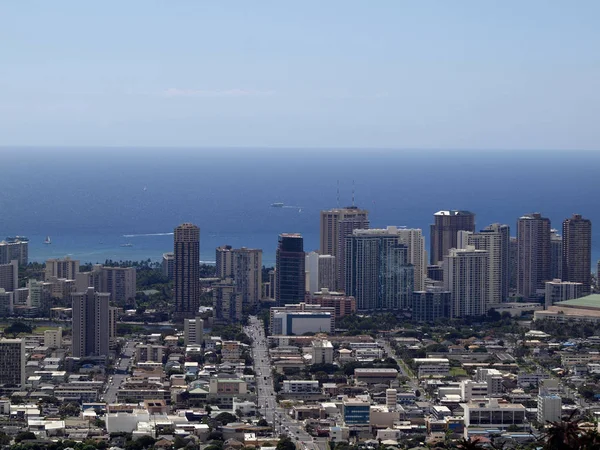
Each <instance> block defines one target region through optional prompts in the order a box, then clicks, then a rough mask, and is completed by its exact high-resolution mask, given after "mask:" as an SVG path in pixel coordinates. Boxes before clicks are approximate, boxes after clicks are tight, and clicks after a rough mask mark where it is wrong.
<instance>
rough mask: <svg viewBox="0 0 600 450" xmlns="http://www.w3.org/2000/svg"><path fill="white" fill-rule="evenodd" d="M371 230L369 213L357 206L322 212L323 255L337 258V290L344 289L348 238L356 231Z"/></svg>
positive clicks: (321, 249)
mask: <svg viewBox="0 0 600 450" xmlns="http://www.w3.org/2000/svg"><path fill="white" fill-rule="evenodd" d="M367 228H369V212H368V211H367V210H365V209H359V208H358V207H356V206H348V207H346V208H335V209H330V210H328V211H321V245H320V251H319V253H321V254H322V255H332V256H334V257H335V262H334V264H335V266H336V267H335V271H336V273H337V279H336V285H335V289H337V290H341V289H344V285H345V275H344V264H345V263H344V261H345V254H346V251H345V247H346V238H347V237H348V236H350V235H352V232H353V231H354V230H364V229H367Z"/></svg>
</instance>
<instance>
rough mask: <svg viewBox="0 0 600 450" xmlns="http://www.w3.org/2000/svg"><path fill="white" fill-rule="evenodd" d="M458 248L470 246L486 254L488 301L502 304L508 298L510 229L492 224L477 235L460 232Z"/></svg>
mask: <svg viewBox="0 0 600 450" xmlns="http://www.w3.org/2000/svg"><path fill="white" fill-rule="evenodd" d="M458 236H459V244H460V245H459V248H465V247H466V245H472V246H474V247H475V249H477V250H486V251H487V252H488V256H489V257H488V290H489V292H488V301H489V303H502V302H504V301H506V299H507V298H508V289H509V283H510V265H509V262H510V227H509V226H508V225H501V224H499V223H494V224H492V225H489V226H488V227H486V228H484V229H483V230H481V231H480V232H479V233H471V232H468V231H460V232H459V233H458Z"/></svg>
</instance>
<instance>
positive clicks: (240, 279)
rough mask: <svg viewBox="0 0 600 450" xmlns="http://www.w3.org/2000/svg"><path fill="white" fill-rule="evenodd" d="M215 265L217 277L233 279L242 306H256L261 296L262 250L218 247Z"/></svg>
mask: <svg viewBox="0 0 600 450" xmlns="http://www.w3.org/2000/svg"><path fill="white" fill-rule="evenodd" d="M216 265H217V277H219V278H221V279H225V278H232V279H233V281H234V282H235V288H236V293H237V295H238V296H239V298H240V300H241V301H242V304H243V305H244V306H256V305H258V302H259V301H260V299H261V295H262V293H261V283H262V250H260V249H254V248H246V247H242V248H232V247H231V246H230V245H225V246H222V247H218V248H217V251H216Z"/></svg>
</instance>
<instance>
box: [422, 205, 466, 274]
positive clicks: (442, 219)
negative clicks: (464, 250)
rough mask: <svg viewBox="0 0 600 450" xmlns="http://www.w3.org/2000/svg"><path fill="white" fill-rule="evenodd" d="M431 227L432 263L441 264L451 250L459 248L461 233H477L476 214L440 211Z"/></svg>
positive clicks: (435, 215) (430, 255)
mask: <svg viewBox="0 0 600 450" xmlns="http://www.w3.org/2000/svg"><path fill="white" fill-rule="evenodd" d="M433 219H434V223H433V224H432V225H431V236H430V239H431V244H430V254H429V257H430V261H431V264H439V263H440V262H441V261H443V260H444V256H446V255H447V254H448V250H450V249H451V248H457V233H458V232H459V231H472V232H474V231H475V214H473V213H472V212H470V211H457V210H447V211H438V212H436V213H435V214H434V216H433Z"/></svg>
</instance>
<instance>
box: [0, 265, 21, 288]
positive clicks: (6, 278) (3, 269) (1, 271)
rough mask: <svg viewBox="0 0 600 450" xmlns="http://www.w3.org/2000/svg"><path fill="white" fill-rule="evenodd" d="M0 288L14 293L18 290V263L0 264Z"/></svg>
mask: <svg viewBox="0 0 600 450" xmlns="http://www.w3.org/2000/svg"><path fill="white" fill-rule="evenodd" d="M0 288H3V289H5V290H6V291H9V292H14V291H15V290H17V289H18V288H19V261H17V260H16V259H13V260H12V261H11V262H9V263H8V264H0Z"/></svg>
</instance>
